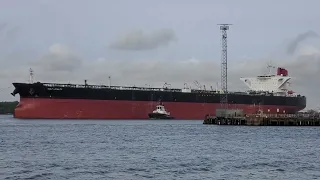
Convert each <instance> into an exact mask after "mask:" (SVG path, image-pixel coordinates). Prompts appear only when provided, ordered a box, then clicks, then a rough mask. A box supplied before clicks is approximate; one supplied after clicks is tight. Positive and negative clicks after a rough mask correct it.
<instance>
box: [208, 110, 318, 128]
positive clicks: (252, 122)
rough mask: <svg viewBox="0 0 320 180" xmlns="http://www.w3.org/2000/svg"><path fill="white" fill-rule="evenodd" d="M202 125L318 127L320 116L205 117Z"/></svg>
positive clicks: (227, 115)
mask: <svg viewBox="0 0 320 180" xmlns="http://www.w3.org/2000/svg"><path fill="white" fill-rule="evenodd" d="M203 124H213V125H242V126H320V115H319V114H318V113H317V114H313V113H312V114H310V113H303V114H302V113H301V114H263V113H258V114H247V115H245V114H243V115H242V114H241V113H240V114H235V113H227V114H223V115H222V114H221V113H220V114H219V113H217V116H211V115H207V116H206V117H205V119H204V121H203Z"/></svg>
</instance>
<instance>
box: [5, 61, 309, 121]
mask: <svg viewBox="0 0 320 180" xmlns="http://www.w3.org/2000/svg"><path fill="white" fill-rule="evenodd" d="M240 79H241V80H242V81H243V82H244V83H245V84H246V85H247V86H248V88H249V90H248V91H243V92H228V106H229V107H228V108H229V109H242V110H243V112H244V113H246V114H252V113H257V112H258V111H263V112H264V113H296V112H298V111H300V110H302V109H304V108H305V107H306V97H305V96H302V95H299V94H296V93H295V92H293V91H292V90H289V89H288V87H289V80H290V79H291V77H289V76H288V71H287V70H286V69H284V68H280V67H279V68H278V69H277V73H274V74H271V73H269V74H267V75H262V76H257V77H250V78H240ZM13 86H14V87H15V89H14V91H13V92H12V93H11V94H12V95H13V96H15V95H16V94H19V95H20V102H19V104H18V105H17V107H16V108H15V111H14V117H15V118H21V119H148V118H149V117H148V114H149V113H151V112H152V111H153V110H154V109H155V108H156V106H157V105H159V101H161V104H162V105H163V106H165V107H166V109H167V110H168V111H170V113H171V115H172V116H173V117H174V118H175V119H185V120H187V119H190V120H191V119H192V120H203V118H204V117H205V116H206V115H207V114H211V115H215V113H216V109H219V107H220V96H221V94H223V93H225V92H221V91H218V90H213V89H212V88H211V90H205V89H203V88H201V89H200V88H199V89H192V88H190V87H187V86H185V87H184V88H182V89H177V88H171V87H168V86H164V87H162V88H151V87H129V86H111V85H109V86H107V85H106V86H104V85H90V84H88V82H87V81H86V80H85V82H84V84H58V83H43V82H35V83H33V82H29V83H13Z"/></svg>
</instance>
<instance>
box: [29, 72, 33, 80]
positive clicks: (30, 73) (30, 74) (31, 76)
mask: <svg viewBox="0 0 320 180" xmlns="http://www.w3.org/2000/svg"><path fill="white" fill-rule="evenodd" d="M29 83H30V84H32V83H33V70H32V69H31V68H30V69H29Z"/></svg>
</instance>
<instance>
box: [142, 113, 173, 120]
mask: <svg viewBox="0 0 320 180" xmlns="http://www.w3.org/2000/svg"><path fill="white" fill-rule="evenodd" d="M148 115H149V118H150V119H174V117H172V116H169V115H166V114H159V113H149V114H148Z"/></svg>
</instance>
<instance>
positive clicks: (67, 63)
mask: <svg viewBox="0 0 320 180" xmlns="http://www.w3.org/2000/svg"><path fill="white" fill-rule="evenodd" d="M81 64H82V60H81V59H80V58H79V57H78V56H77V55H76V53H75V52H73V51H72V50H71V49H70V48H69V47H67V46H65V45H61V44H54V45H52V46H50V47H49V51H48V52H47V53H45V54H44V55H42V56H41V57H40V58H39V59H37V60H35V61H33V62H31V63H30V65H31V66H34V67H36V68H38V69H41V70H44V71H45V72H48V71H50V72H52V71H53V72H56V71H67V72H72V71H74V70H76V69H78V68H79V67H81Z"/></svg>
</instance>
